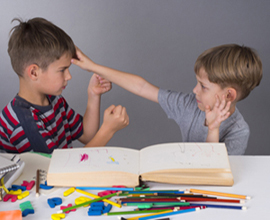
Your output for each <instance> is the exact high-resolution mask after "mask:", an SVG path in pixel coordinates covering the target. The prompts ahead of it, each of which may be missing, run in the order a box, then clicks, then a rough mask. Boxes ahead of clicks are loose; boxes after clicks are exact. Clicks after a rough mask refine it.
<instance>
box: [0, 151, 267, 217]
mask: <svg viewBox="0 0 270 220" xmlns="http://www.w3.org/2000/svg"><path fill="white" fill-rule="evenodd" d="M229 159H230V163H231V169H232V172H233V176H234V185H233V186H232V187H214V186H191V185H168V184H158V183H149V186H150V187H151V189H170V188H171V189H175V188H179V189H188V188H198V189H204V190H211V191H218V192H226V193H235V194H241V195H248V196H251V200H247V201H246V203H245V204H244V205H245V206H246V207H247V210H232V209H216V208H215V209H214V208H208V209H204V210H201V211H198V212H192V213H186V214H182V215H175V216H171V217H170V219H172V220H176V219H183V220H184V219H188V220H197V219H198V220H202V219H207V220H208V219H218V220H228V219H229V220H232V219H236V220H241V219H243V220H249V219H252V220H254V219H258V220H264V219H270V210H269V205H268V203H269V198H270V191H269V186H270V171H269V169H268V168H269V167H270V156H229ZM26 163H27V161H26ZM66 189H67V188H58V189H56V190H54V191H53V192H52V193H50V194H47V195H40V196H39V197H38V198H37V197H36V196H35V191H34V190H32V191H31V193H30V196H28V197H27V198H25V199H24V200H17V201H16V202H15V203H12V202H10V201H9V202H0V211H3V210H14V209H19V204H20V203H22V202H24V201H30V202H31V203H32V205H33V207H34V210H35V214H31V215H28V216H26V217H24V218H23V219H24V220H31V219H35V220H36V219H39V220H40V219H41V220H42V219H51V218H50V216H51V214H53V213H56V212H57V211H58V210H59V207H56V208H54V209H51V208H50V207H49V206H48V204H47V199H48V198H52V197H61V198H62V199H63V205H67V204H68V203H72V204H74V200H75V198H77V197H79V196H82V194H79V193H77V192H75V193H73V194H72V195H70V196H69V197H64V196H63V192H64V191H65V190H66ZM91 192H92V193H97V191H91ZM227 205H228V204H227ZM124 210H125V211H126V210H132V207H129V208H121V209H119V208H116V207H113V209H112V211H124ZM87 211H88V208H80V209H78V210H76V211H75V212H70V213H69V214H66V218H65V220H69V219H78V220H79V219H80V220H81V219H107V220H112V219H118V218H117V216H99V217H97V216H94V217H90V216H88V214H87ZM132 216H134V215H129V216H123V217H126V218H127V217H132Z"/></svg>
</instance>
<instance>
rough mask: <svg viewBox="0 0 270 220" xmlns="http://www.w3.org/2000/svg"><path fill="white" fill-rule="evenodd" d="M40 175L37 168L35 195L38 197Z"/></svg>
mask: <svg viewBox="0 0 270 220" xmlns="http://www.w3.org/2000/svg"><path fill="white" fill-rule="evenodd" d="M39 179H40V176H39V169H37V173H36V197H39V184H40V180H39Z"/></svg>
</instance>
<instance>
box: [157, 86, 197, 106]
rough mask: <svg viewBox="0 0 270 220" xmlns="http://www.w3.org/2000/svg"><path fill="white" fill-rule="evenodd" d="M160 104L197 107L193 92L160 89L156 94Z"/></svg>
mask: <svg viewBox="0 0 270 220" xmlns="http://www.w3.org/2000/svg"><path fill="white" fill-rule="evenodd" d="M158 100H159V103H160V105H175V106H178V107H180V106H181V107H183V106H186V107H187V106H190V107H194V108H197V106H198V105H197V102H196V98H195V95H194V94H193V93H183V92H175V91H171V90H164V89H160V90H159V94H158Z"/></svg>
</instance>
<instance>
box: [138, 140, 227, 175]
mask: <svg viewBox="0 0 270 220" xmlns="http://www.w3.org/2000/svg"><path fill="white" fill-rule="evenodd" d="M140 163H141V164H140V173H147V172H152V171H156V170H168V169H213V168H214V169H226V170H230V164H229V160H228V154H227V149H226V146H225V144H223V143H167V144H158V145H153V146H149V147H146V148H144V149H142V150H141V151H140Z"/></svg>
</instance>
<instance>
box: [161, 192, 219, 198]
mask: <svg viewBox="0 0 270 220" xmlns="http://www.w3.org/2000/svg"><path fill="white" fill-rule="evenodd" d="M156 195H157V196H167V197H181V196H184V197H197V198H201V197H202V198H212V199H216V198H217V197H210V196H206V195H194V194H193V193H190V194H189V193H183V194H172V193H157V194H156Z"/></svg>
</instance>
